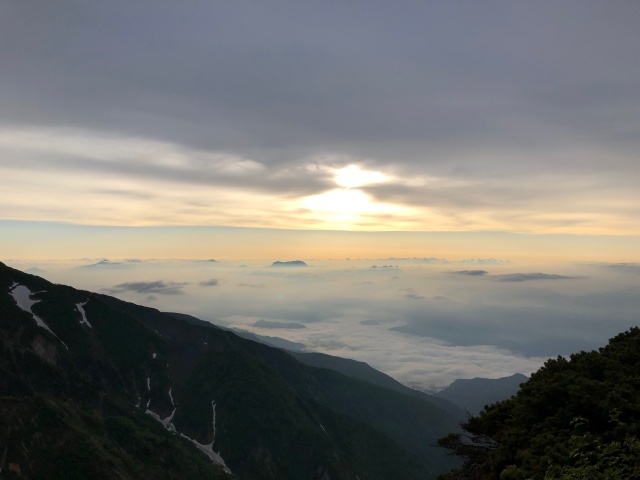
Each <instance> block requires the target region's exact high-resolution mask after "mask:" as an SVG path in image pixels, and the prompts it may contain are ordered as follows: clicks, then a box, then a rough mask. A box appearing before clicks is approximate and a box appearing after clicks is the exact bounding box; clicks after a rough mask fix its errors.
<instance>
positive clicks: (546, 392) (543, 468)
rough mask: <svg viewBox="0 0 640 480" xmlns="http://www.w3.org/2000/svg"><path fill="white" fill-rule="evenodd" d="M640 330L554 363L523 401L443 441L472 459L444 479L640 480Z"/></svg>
mask: <svg viewBox="0 0 640 480" xmlns="http://www.w3.org/2000/svg"><path fill="white" fill-rule="evenodd" d="M639 436H640V329H638V327H634V328H632V329H630V330H628V331H626V332H624V333H621V334H619V335H617V336H616V337H614V338H612V339H611V340H610V341H609V343H608V345H607V346H605V347H603V348H600V349H599V350H597V351H591V352H584V351H582V352H579V353H576V354H573V355H571V356H570V358H569V359H566V358H564V357H558V358H556V359H552V360H548V361H547V362H546V363H545V364H544V366H543V367H542V368H541V369H540V370H538V371H537V372H536V373H534V374H533V375H532V376H531V378H530V379H529V381H527V382H526V383H524V384H522V385H521V387H520V390H519V391H518V393H517V394H516V395H514V396H513V397H511V398H510V399H508V400H505V401H503V402H499V403H495V404H493V405H490V406H488V407H486V408H485V409H484V410H483V411H482V412H481V413H480V415H478V416H476V417H470V418H469V419H468V420H467V421H466V422H465V423H464V424H463V425H462V432H461V433H453V434H450V435H448V436H446V437H444V438H441V439H440V440H439V441H438V443H439V445H440V446H442V447H444V448H446V449H447V450H448V451H449V452H450V453H451V454H452V455H457V456H461V457H462V458H464V459H465V463H464V465H463V467H461V468H460V469H457V470H454V471H452V472H450V473H448V474H446V475H443V476H441V477H440V478H441V479H442V480H453V479H457V480H471V479H474V480H475V479H483V480H484V479H491V480H493V479H495V480H525V479H534V480H538V479H540V480H543V479H544V480H574V479H617V478H620V479H633V478H640V441H639V440H638V438H639Z"/></svg>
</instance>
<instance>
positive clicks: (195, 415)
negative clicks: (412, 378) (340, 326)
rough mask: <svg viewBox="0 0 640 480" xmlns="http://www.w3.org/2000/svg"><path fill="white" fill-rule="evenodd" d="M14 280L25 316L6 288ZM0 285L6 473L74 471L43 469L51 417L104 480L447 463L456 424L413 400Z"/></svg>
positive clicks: (294, 474) (37, 283)
mask: <svg viewBox="0 0 640 480" xmlns="http://www.w3.org/2000/svg"><path fill="white" fill-rule="evenodd" d="M20 285H22V286H23V287H24V288H27V289H28V290H29V292H30V293H29V295H28V296H27V297H28V298H29V299H30V300H31V301H32V302H33V303H32V304H31V305H30V307H31V311H26V310H25V309H22V308H20V305H19V303H18V302H16V299H15V298H14V296H12V294H11V292H12V291H13V290H15V288H16V287H17V286H20ZM0 292H5V293H4V294H0V312H1V317H0V318H1V319H2V328H1V329H0V347H1V349H0V351H1V352H2V357H1V363H0V369H1V371H2V375H0V378H2V381H0V402H2V403H3V405H4V404H6V405H9V404H11V402H12V401H13V400H12V398H14V399H15V398H19V399H22V401H21V405H22V406H21V407H20V409H18V410H19V412H18V417H19V418H21V419H22V420H21V423H20V425H22V426H23V427H20V426H16V425H15V424H13V423H12V420H11V418H10V417H9V414H8V413H6V412H5V413H3V414H0V440H3V442H0V443H4V444H5V445H6V446H5V455H4V456H3V457H2V458H4V459H5V460H2V465H0V468H2V469H3V470H2V471H3V472H4V471H5V469H6V468H7V465H8V464H9V463H11V464H12V465H19V466H20V470H21V472H22V473H21V475H22V477H19V478H73V477H69V476H68V475H67V473H68V471H69V470H68V468H66V467H65V466H64V464H59V465H58V464H56V465H54V468H53V470H50V471H48V470H47V469H46V462H45V459H46V458H49V457H48V455H49V454H48V453H47V451H46V448H45V445H44V444H43V443H38V442H39V441H38V440H37V438H40V439H42V438H49V439H52V438H55V437H56V432H58V431H59V430H60V429H61V428H63V427H60V425H59V424H56V423H54V424H51V423H47V422H44V423H42V422H39V421H36V420H38V419H39V418H40V417H41V416H42V415H45V416H47V415H49V416H50V415H51V411H54V412H57V413H55V415H54V417H55V416H56V415H57V416H58V417H62V418H67V419H72V420H73V419H75V420H74V421H73V422H71V423H72V424H73V425H74V428H72V429H63V430H64V432H66V433H65V435H63V439H62V440H60V439H59V440H58V441H57V442H55V441H51V442H50V443H49V444H48V445H49V447H47V448H49V450H50V451H51V452H54V453H57V454H60V456H61V458H67V457H69V456H70V458H71V459H72V460H73V461H71V460H70V462H71V463H70V465H73V466H74V468H75V469H76V470H77V471H78V472H84V475H85V476H86V475H87V472H89V471H91V472H92V473H91V476H92V477H93V478H114V477H113V476H112V477H110V476H109V474H106V473H105V471H106V466H105V465H109V464H115V465H117V466H118V470H117V471H118V475H119V477H120V478H202V477H203V476H205V477H207V478H223V477H224V476H225V475H227V473H225V469H226V471H227V472H228V471H229V469H230V471H231V472H233V474H234V475H235V476H236V477H237V478H252V479H253V478H255V479H260V478H274V479H276V478H301V479H302V478H324V479H326V478H329V479H339V478H345V479H355V478H371V479H375V478H398V479H401V478H407V479H413V478H415V479H418V478H433V477H434V476H435V475H436V474H438V473H440V472H443V471H446V470H447V469H449V468H450V466H451V464H452V462H451V460H449V459H447V458H445V457H444V456H443V455H442V454H441V453H440V452H439V451H438V450H437V449H436V448H435V447H433V446H432V444H433V443H434V440H435V439H436V438H438V437H439V436H442V435H443V434H446V433H447V431H448V430H449V429H451V428H452V427H453V425H454V424H455V422H456V420H455V419H453V418H452V417H451V416H450V415H449V414H447V413H446V412H444V411H443V410H442V409H440V408H439V407H437V406H436V405H433V404H430V403H428V402H425V401H424V400H420V399H417V398H412V397H409V396H407V395H404V394H401V393H400V392H395V391H392V390H388V389H385V388H383V387H380V386H377V385H373V384H370V383H367V382H364V381H362V380H357V379H353V378H351V377H347V376H345V375H342V374H340V373H338V372H335V371H329V370H325V369H318V368H314V367H311V366H308V365H304V364H303V363H300V362H299V361H298V360H296V359H294V358H293V357H292V356H291V355H289V354H288V353H286V352H283V351H281V350H280V349H275V348H272V347H268V346H265V345H262V344H259V343H255V342H252V341H250V340H246V339H242V338H240V337H238V336H237V335H235V334H233V333H231V332H226V331H224V330H221V329H219V328H217V327H215V326H213V325H211V324H208V323H207V324H199V322H193V321H191V322H189V321H185V319H182V320H180V319H176V318H175V317H173V316H171V315H169V314H164V313H162V312H159V311H158V310H155V309H151V308H148V307H142V306H139V305H135V304H132V303H128V302H124V301H122V300H118V299H116V298H114V297H109V296H107V295H102V294H96V293H92V292H87V291H83V290H76V289H74V288H71V287H67V286H62V285H54V284H52V283H50V282H48V281H46V280H44V279H41V278H39V277H36V276H33V275H29V274H26V273H24V272H20V271H18V270H15V269H12V268H10V267H7V266H6V265H4V264H0ZM35 292H38V293H37V294H36V293H35ZM35 300H37V301H35ZM79 305H80V306H79ZM23 306H24V305H23ZM36 316H37V317H38V318H39V319H41V320H42V321H43V322H45V324H46V325H47V327H48V330H47V329H45V328H43V327H42V326H40V325H39V324H38V323H36V320H35V317H36ZM203 323H206V322H203ZM14 407H15V406H14ZM14 407H12V408H11V409H8V410H7V412H8V411H9V410H10V411H12V412H13V411H18V410H16V408H17V407H15V408H14ZM43 412H44V413H43ZM24 425H31V426H32V427H31V428H32V429H33V428H35V429H36V430H38V429H40V430H41V431H38V432H37V435H36V437H33V436H29V435H28V434H27V432H26V431H25V430H24V428H26V427H24ZM149 425H153V427H149ZM95 431H97V432H100V435H98V436H97V437H96V435H95ZM34 438H35V439H34ZM19 439H22V443H24V442H25V441H26V442H27V444H28V447H29V454H27V453H25V451H24V449H23V448H22V447H21V446H20V442H19V441H18V440H19ZM25 439H26V440H25ZM301 439H304V440H303V441H301ZM153 445H156V446H155V447H153ZM158 445H159V446H158ZM160 447H162V448H160ZM74 449H75V450H74ZM78 449H79V450H78ZM76 450H77V451H76ZM74 452H75V453H74ZM381 452H385V454H384V455H381ZM0 453H1V452H0ZM203 453H206V454H207V455H206V456H205V455H203ZM207 457H209V458H207ZM96 459H97V460H96ZM211 460H214V461H217V463H219V464H220V465H216V464H215V463H214V462H212V461H211ZM154 462H155V463H154ZM152 464H153V465H152ZM92 465H94V467H92ZM92 468H93V470H96V469H97V470H99V471H93V470H91V469H92ZM158 468H161V470H162V471H163V472H164V473H163V474H162V475H161V476H160V477H158ZM65 469H66V470H65ZM103 470H104V471H103ZM56 472H57V473H56ZM65 472H66V473H65ZM109 472H111V470H109ZM110 474H111V475H113V474H112V473H110ZM56 475H57V476H56ZM65 475H67V476H65ZM79 478H82V477H79Z"/></svg>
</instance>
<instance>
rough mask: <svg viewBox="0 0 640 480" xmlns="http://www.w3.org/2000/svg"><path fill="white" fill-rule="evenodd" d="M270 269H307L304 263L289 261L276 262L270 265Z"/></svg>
mask: <svg viewBox="0 0 640 480" xmlns="http://www.w3.org/2000/svg"><path fill="white" fill-rule="evenodd" d="M271 266H272V267H308V266H309V265H307V264H306V263H305V262H303V261H302V260H289V261H285V262H281V261H280V260H276V261H275V262H273V263H272V264H271Z"/></svg>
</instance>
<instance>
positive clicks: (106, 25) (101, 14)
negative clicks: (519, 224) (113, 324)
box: [0, 0, 640, 228]
mask: <svg viewBox="0 0 640 480" xmlns="http://www.w3.org/2000/svg"><path fill="white" fill-rule="evenodd" d="M639 23H640V4H638V3H637V2H615V3H613V4H611V3H607V4H606V5H605V4H603V3H601V2H596V1H589V0H587V1H585V0H580V1H568V2H562V3H558V2H555V3H550V2H536V3H528V4H522V3H510V4H503V3H489V4H487V3H483V4H478V3H477V2H472V1H463V2H456V4H452V3H449V2H443V3H432V2H430V3H409V2H402V3H401V4H393V5H392V4H390V3H388V2H377V1H375V2H368V3H367V4H366V5H364V4H361V5H345V4H344V3H343V2H334V1H330V2H322V4H313V3H300V2H287V1H276V2H268V3H265V2H250V3H246V2H243V3H241V4H239V3H235V2H231V3H229V2H227V3H217V2H202V1H199V0H188V1H185V2H180V4H175V3H172V2H166V1H161V2H149V1H146V2H145V1H143V2H135V3H132V2H124V1H111V2H89V3H78V2H72V1H62V2H56V5H55V6H53V5H48V4H46V2H3V3H2V5H0V60H1V61H2V70H3V82H2V87H1V88H0V104H1V106H2V108H1V109H0V112H1V113H0V125H4V126H7V127H13V126H24V125H28V126H31V127H43V128H49V127H56V128H63V127H67V128H74V129H78V128H81V129H85V130H95V131H97V132H111V133H113V134H123V135H126V136H128V137H140V138H145V139H153V140H156V141H163V142H169V143H170V144H172V145H177V146H179V147H180V148H184V149H186V151H187V154H188V155H187V156H188V157H189V162H188V165H183V166H181V167H175V166H173V167H169V166H166V165H148V164H144V163H141V162H138V161H131V158H130V157H129V155H127V154H125V155H123V156H121V157H118V156H115V157H114V158H110V159H109V161H108V162H105V161H98V160H96V159H93V158H86V157H84V156H82V155H80V156H74V155H57V156H56V155H50V154H43V155H29V156H20V157H19V161H20V163H21V168H30V169H34V170H35V169H38V171H40V172H44V171H47V170H53V169H58V170H60V169H65V170H69V171H74V172H85V171H91V172H95V173H99V174H104V173H110V172H111V173H113V172H118V173H119V174H120V175H126V176H127V177H129V178H141V179H150V178H151V179H160V180H163V181H179V182H185V183H194V184H201V185H212V186H214V185H225V186H230V187H238V188H249V189H253V190H260V191H265V192H270V193H277V194H279V195H285V196H286V195H289V196H296V195H298V196H299V195H309V194H314V193H319V192H322V191H325V190H327V189H329V188H332V187H333V183H332V179H331V177H330V175H329V173H328V172H327V171H326V170H323V169H321V168H318V169H315V170H313V169H305V168H306V166H307V165H314V164H315V165H338V166H339V165H344V164H347V163H351V162H355V163H360V164H363V165H366V166H368V167H370V168H374V169H379V170H382V171H388V170H393V171H394V172H395V173H397V174H398V175H399V176H400V177H402V178H413V177H414V176H416V175H417V176H427V177H436V178H439V177H442V178H446V179H447V183H446V184H445V185H443V184H440V183H438V182H435V183H433V184H430V186H429V187H428V188H425V187H424V186H416V185H408V184H406V183H402V182H390V183H387V184H384V185H377V186H370V187H368V188H367V189H366V190H367V192H368V193H370V194H371V195H373V196H374V197H375V198H376V199H378V200H379V201H391V202H397V203H401V204H406V205H418V206H421V207H425V206H427V207H431V208H434V209H436V210H438V211H440V212H442V214H444V215H448V216H450V217H452V218H454V217H455V216H456V215H459V214H460V212H462V211H464V210H465V209H466V210H468V211H474V212H478V211H481V212H483V211H486V210H493V211H494V212H496V215H498V216H501V218H502V219H503V221H504V222H506V223H507V224H509V223H512V222H514V221H515V220H516V219H518V218H522V219H524V220H526V221H528V222H530V224H531V225H537V224H538V223H540V224H547V223H548V222H553V221H555V222H557V225H558V226H559V227H562V228H569V227H572V226H576V225H581V224H583V223H589V221H588V219H585V218H584V216H583V215H581V213H582V212H584V211H585V209H586V210H587V211H588V212H590V213H594V214H595V213H603V212H604V213H606V212H610V211H612V210H611V209H614V210H616V211H618V210H617V207H615V208H614V207H613V206H611V205H604V204H602V203H594V204H593V205H587V206H585V205H583V203H580V202H576V203H573V202H571V201H570V199H571V198H572V197H573V196H574V195H577V194H580V193H583V192H585V190H588V191H589V192H590V194H591V196H592V197H595V196H599V197H602V198H605V197H606V195H607V194H608V193H611V192H614V191H615V192H622V191H627V192H629V193H630V194H633V192H634V191H635V189H636V186H637V184H638V180H639V179H638V171H637V156H636V152H637V151H638V150H640V135H639V132H638V129H639V125H640V113H639V112H640V103H639V102H640V95H639V94H638V93H639V85H640V64H639V63H638V62H637V45H638V44H639V43H640V31H639V30H638V28H637V25H638V24H639ZM194 152H195V153H197V152H200V153H201V155H199V154H195V153H194ZM211 152H214V153H215V154H225V155H235V156H237V157H238V158H242V159H249V160H251V161H255V162H257V165H262V166H263V167H264V170H261V171H257V170H256V171H253V170H251V169H249V170H246V168H247V165H249V164H246V163H244V164H243V163H242V162H240V163H238V164H235V165H236V167H237V168H236V169H235V170H233V169H232V170H233V171H236V172H237V171H242V170H243V169H244V170H245V172H244V174H243V175H242V176H238V175H236V174H233V173H230V171H229V170H227V169H225V168H220V166H219V164H218V163H216V162H215V161H212V160H211V158H209V157H208V155H209V154H210V153H211ZM603 159H606V161H604V160H603ZM3 164H4V166H5V167H6V168H11V165H14V164H15V161H12V162H11V163H9V162H8V161H5V160H0V165H3ZM550 177H553V178H555V179H556V180H557V181H556V182H549V178H550ZM105 191H108V192H110V193H109V194H110V195H116V196H120V195H124V196H127V197H128V196H132V195H141V194H140V193H136V191H135V190H132V189H123V190H115V189H105ZM550 205H556V207H557V206H558V205H562V206H563V209H564V214H563V215H562V216H561V218H555V219H552V218H546V219H544V221H542V220H541V219H540V218H539V217H538V216H537V215H535V214H534V213H533V212H532V211H531V210H532V206H535V208H533V210H536V209H540V208H543V209H544V208H550ZM625 214H629V212H626V213H625ZM634 215H637V212H636V213H634ZM470 221H471V220H470V218H467V217H465V216H461V217H460V218H459V226H464V225H465V224H467V223H469V222H470Z"/></svg>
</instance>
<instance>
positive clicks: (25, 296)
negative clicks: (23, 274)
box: [9, 283, 69, 350]
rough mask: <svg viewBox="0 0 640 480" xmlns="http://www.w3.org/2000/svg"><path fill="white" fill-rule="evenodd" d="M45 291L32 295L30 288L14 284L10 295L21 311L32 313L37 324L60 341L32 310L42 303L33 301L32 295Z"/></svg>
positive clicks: (65, 346)
mask: <svg viewBox="0 0 640 480" xmlns="http://www.w3.org/2000/svg"><path fill="white" fill-rule="evenodd" d="M45 291H46V290H42V291H40V292H35V293H32V292H31V290H29V288H28V287H25V286H24V285H18V284H15V283H14V285H13V287H12V289H11V290H10V292H9V294H10V295H11V296H12V297H13V299H14V300H15V301H16V304H17V305H18V307H19V308H20V309H21V310H23V311H25V312H27V313H30V314H31V315H32V316H33V319H34V320H35V322H36V324H37V325H38V326H39V327H41V328H44V329H45V330H46V331H47V332H49V333H50V334H51V335H53V336H54V337H56V338H57V339H58V340H60V337H58V336H57V335H56V334H55V333H53V330H51V329H50V328H49V326H48V325H47V324H46V323H44V320H42V319H41V318H40V317H39V316H37V315H36V314H35V313H33V311H32V310H31V307H32V306H33V305H35V304H36V303H38V302H39V301H40V300H33V299H32V298H31V295H35V294H36V293H44V292H45ZM60 342H61V343H62V344H63V345H64V348H66V349H67V350H69V347H67V344H66V343H64V342H63V341H62V340H60Z"/></svg>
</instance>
